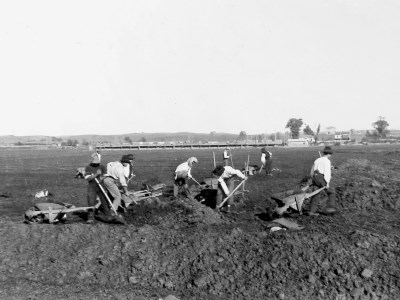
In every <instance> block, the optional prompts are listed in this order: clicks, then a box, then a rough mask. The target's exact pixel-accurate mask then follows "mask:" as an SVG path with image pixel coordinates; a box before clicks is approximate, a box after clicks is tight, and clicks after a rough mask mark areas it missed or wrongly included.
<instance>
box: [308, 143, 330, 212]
mask: <svg viewBox="0 0 400 300" xmlns="http://www.w3.org/2000/svg"><path fill="white" fill-rule="evenodd" d="M332 154H333V151H332V148H331V147H329V146H326V147H325V148H324V151H323V155H322V156H321V157H320V158H317V159H316V160H315V161H314V164H313V166H312V168H311V172H310V175H311V178H312V183H313V185H315V186H316V187H318V188H322V187H326V189H325V191H326V193H327V194H328V201H327V203H326V209H325V213H327V214H334V213H335V212H336V209H335V203H336V192H335V188H334V187H333V186H332V183H331V178H332V174H331V170H332V165H331V161H330V158H331V156H332ZM319 202H320V194H317V195H315V196H314V197H312V198H311V208H310V212H309V215H310V216H318V215H319V213H317V209H318V204H319Z"/></svg>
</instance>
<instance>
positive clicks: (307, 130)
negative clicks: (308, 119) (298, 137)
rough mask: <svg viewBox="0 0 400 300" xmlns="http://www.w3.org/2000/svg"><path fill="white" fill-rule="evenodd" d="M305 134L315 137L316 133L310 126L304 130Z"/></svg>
mask: <svg viewBox="0 0 400 300" xmlns="http://www.w3.org/2000/svg"><path fill="white" fill-rule="evenodd" d="M303 132H304V134H307V135H312V136H315V134H314V131H313V130H312V129H311V128H310V126H309V125H306V127H305V128H304V129H303Z"/></svg>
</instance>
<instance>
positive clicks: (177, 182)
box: [174, 157, 198, 197]
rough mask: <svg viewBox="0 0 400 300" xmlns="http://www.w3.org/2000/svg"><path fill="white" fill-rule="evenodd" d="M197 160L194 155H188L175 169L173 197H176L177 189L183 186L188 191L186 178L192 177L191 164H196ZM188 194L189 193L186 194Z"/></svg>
mask: <svg viewBox="0 0 400 300" xmlns="http://www.w3.org/2000/svg"><path fill="white" fill-rule="evenodd" d="M197 163H198V160H197V158H196V157H190V158H189V159H188V160H187V161H185V162H184V163H181V164H180V165H179V166H178V167H177V168H176V170H175V177H174V197H178V192H179V189H181V188H183V189H184V190H185V191H186V193H189V189H188V185H187V183H186V180H187V179H188V178H189V179H192V178H193V177H192V173H191V171H192V167H193V164H197ZM188 196H190V195H188Z"/></svg>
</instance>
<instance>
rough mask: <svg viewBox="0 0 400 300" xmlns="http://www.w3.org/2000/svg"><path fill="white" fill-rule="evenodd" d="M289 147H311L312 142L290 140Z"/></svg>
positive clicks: (303, 139)
mask: <svg viewBox="0 0 400 300" xmlns="http://www.w3.org/2000/svg"><path fill="white" fill-rule="evenodd" d="M287 145H288V147H308V146H310V141H309V139H307V138H301V139H288V140H287Z"/></svg>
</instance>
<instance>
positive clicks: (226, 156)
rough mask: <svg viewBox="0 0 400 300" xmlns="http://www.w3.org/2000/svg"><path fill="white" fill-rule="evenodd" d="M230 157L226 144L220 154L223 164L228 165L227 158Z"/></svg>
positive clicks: (229, 150)
mask: <svg viewBox="0 0 400 300" xmlns="http://www.w3.org/2000/svg"><path fill="white" fill-rule="evenodd" d="M230 157H231V149H230V148H229V147H228V146H226V148H225V150H224V153H223V155H222V159H223V161H224V166H228V165H229V158H230Z"/></svg>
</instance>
